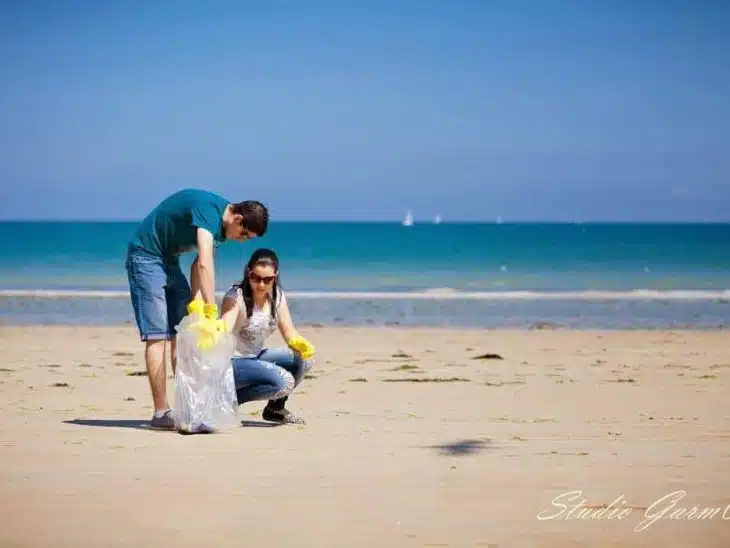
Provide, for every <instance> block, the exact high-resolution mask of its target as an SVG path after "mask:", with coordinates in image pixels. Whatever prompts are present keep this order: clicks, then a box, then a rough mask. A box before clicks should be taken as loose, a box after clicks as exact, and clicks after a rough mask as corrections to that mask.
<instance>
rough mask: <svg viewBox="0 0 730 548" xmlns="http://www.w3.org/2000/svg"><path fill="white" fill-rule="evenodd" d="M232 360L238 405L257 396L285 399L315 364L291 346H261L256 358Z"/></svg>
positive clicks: (268, 398) (266, 398)
mask: <svg viewBox="0 0 730 548" xmlns="http://www.w3.org/2000/svg"><path fill="white" fill-rule="evenodd" d="M231 361H232V364H233V378H234V380H235V383H236V394H237V395H238V404H239V405H241V404H243V403H245V402H247V401H256V400H271V401H274V400H282V399H284V400H285V399H286V398H287V397H288V396H289V394H291V393H292V391H293V390H294V389H295V388H296V387H297V386H299V383H301V382H302V379H303V378H304V375H306V373H307V372H308V371H309V370H310V369H311V368H312V364H313V362H312V361H311V360H303V359H302V358H301V356H300V355H299V354H297V353H295V352H293V351H292V350H290V349H289V348H274V349H269V350H262V351H261V352H260V353H259V355H258V356H256V357H255V358H233V359H232V360H231Z"/></svg>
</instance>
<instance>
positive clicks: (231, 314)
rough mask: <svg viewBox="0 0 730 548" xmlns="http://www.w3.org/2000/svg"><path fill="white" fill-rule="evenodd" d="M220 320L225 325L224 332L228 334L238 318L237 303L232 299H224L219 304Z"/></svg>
mask: <svg viewBox="0 0 730 548" xmlns="http://www.w3.org/2000/svg"><path fill="white" fill-rule="evenodd" d="M221 307H222V308H221V320H223V321H224V322H225V324H226V331H228V332H230V331H231V330H232V329H233V326H234V325H236V319H237V318H238V312H239V306H238V301H237V300H236V299H235V298H233V297H228V296H226V297H224V298H223V303H222V304H221Z"/></svg>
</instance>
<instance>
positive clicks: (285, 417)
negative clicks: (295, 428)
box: [261, 406, 307, 424]
mask: <svg viewBox="0 0 730 548" xmlns="http://www.w3.org/2000/svg"><path fill="white" fill-rule="evenodd" d="M261 416H262V417H263V419H264V420H266V421H271V422H278V423H279V424H307V421H305V420H304V419H302V418H301V417H297V416H296V415H295V414H294V413H292V412H291V411H289V410H288V409H271V408H270V407H268V406H267V407H265V408H264V411H263V413H261Z"/></svg>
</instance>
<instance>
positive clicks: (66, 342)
mask: <svg viewBox="0 0 730 548" xmlns="http://www.w3.org/2000/svg"><path fill="white" fill-rule="evenodd" d="M301 331H302V333H303V334H304V335H305V336H307V337H308V338H310V340H311V341H312V342H313V343H314V344H315V345H316V346H317V349H318V356H317V363H316V365H315V368H314V369H313V371H312V373H311V376H310V377H309V378H307V379H306V380H305V381H304V383H303V385H302V386H301V387H300V389H299V391H298V392H296V393H295V394H294V395H293V396H292V398H291V400H290V407H291V409H292V410H293V411H295V412H297V413H298V414H301V415H302V416H304V417H305V418H306V419H307V420H308V424H307V425H306V426H278V427H270V426H271V425H270V423H266V422H264V421H262V419H261V418H260V411H261V409H262V407H263V403H257V404H246V405H244V406H243V407H241V408H240V414H241V416H240V418H241V421H242V424H241V427H236V428H234V429H232V430H230V431H227V432H224V433H220V434H214V435H208V436H182V435H179V434H177V433H175V432H156V431H151V430H149V429H147V428H146V424H147V421H148V419H149V416H150V414H151V399H150V396H149V389H148V385H147V378H146V377H145V376H144V374H141V375H140V374H139V373H143V371H144V365H143V364H144V362H143V357H142V356H143V348H142V345H141V344H140V343H139V342H138V339H137V334H136V331H135V330H134V328H132V327H130V326H125V327H118V328H114V327H109V328H96V327H83V328H74V327H9V326H3V327H0V340H1V342H2V346H3V350H4V352H3V359H2V363H0V393H1V394H2V402H3V405H2V411H1V412H0V486H1V487H0V507H1V508H2V517H3V526H2V527H0V546H3V547H5V546H23V547H31V546H32V547H69V548H71V547H73V548H82V547H100V546H141V545H150V546H168V547H171V548H172V547H178V546H185V547H187V546H191V547H192V546H196V547H199V546H202V545H203V543H206V544H208V543H209V544H210V545H211V546H218V547H228V546H230V547H240V546H267V547H305V546H307V547H309V546H311V547H317V548H323V547H338V548H340V547H348V548H352V547H361V546H362V547H366V546H367V547H372V546H375V545H376V543H378V544H382V545H383V546H388V547H401V546H402V547H422V546H443V547H446V546H449V547H472V546H479V547H493V548H496V547H499V548H509V547H523V546H524V547H555V548H569V547H578V546H580V547H583V546H585V547H608V546H617V547H618V546H621V547H634V546H636V547H638V546H652V547H654V546H656V547H661V548H669V547H673V546H676V547H680V546H681V547H687V546H693V547H697V548H700V547H717V548H727V546H730V400H729V399H728V394H729V393H730V391H729V388H730V382H729V379H730V353H729V352H728V341H730V338H729V337H728V333H727V332H724V331H715V332H710V331H708V332H679V331H674V332H668V331H623V332H618V331H617V332H596V331H550V330H536V331H489V330H458V331H457V330H447V329H406V328H362V329H356V328H333V327H304V328H302V329H301ZM279 343H280V340H279V339H275V340H273V341H272V345H276V344H279ZM485 355H487V356H485ZM480 356H481V357H480ZM168 374H170V375H171V370H170V369H169V368H168ZM168 386H169V391H170V398H171V401H173V400H172V398H173V395H172V394H173V390H174V381H173V380H172V378H171V379H170V380H169V384H168ZM571 493H572V494H571ZM581 501H584V502H583V506H582V511H579V510H575V511H574V512H573V513H572V514H570V515H569V514H568V511H567V510H568V509H569V508H567V509H566V508H565V507H564V506H560V504H561V503H564V504H566V505H571V504H573V505H575V504H578V503H579V502H581ZM603 505H607V506H608V507H607V508H604V510H605V511H604V512H603V513H602V514H598V513H597V512H598V510H600V509H601V508H602V506H603ZM723 513H724V516H723ZM540 517H542V518H544V519H540ZM26 520H27V521H26Z"/></svg>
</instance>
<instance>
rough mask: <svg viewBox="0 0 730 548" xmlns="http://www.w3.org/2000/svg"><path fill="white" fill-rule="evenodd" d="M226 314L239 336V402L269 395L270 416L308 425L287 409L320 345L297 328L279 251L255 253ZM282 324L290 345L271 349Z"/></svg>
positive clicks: (223, 314)
mask: <svg viewBox="0 0 730 548" xmlns="http://www.w3.org/2000/svg"><path fill="white" fill-rule="evenodd" d="M221 318H222V319H223V321H225V322H226V325H227V327H228V329H229V330H230V331H231V332H232V333H233V334H234V335H235V336H236V351H235V353H234V355H233V358H232V364H233V377H234V379H235V383H236V394H237V396H238V404H239V405H242V404H243V403H245V402H248V401H257V400H268V403H267V404H266V407H265V408H264V411H263V414H262V416H263V418H264V420H267V421H272V422H277V423H282V424H284V423H294V424H304V423H305V421H304V420H303V419H301V418H299V417H297V416H295V415H294V414H293V413H291V412H290V411H289V410H288V409H287V408H286V402H287V400H288V398H289V395H290V394H291V393H292V392H293V391H294V389H295V388H296V387H297V386H299V383H301V382H302V379H303V378H304V375H305V374H306V373H307V372H308V371H309V370H310V369H311V368H312V365H313V360H312V358H313V357H314V347H313V346H312V344H311V343H310V342H309V341H307V340H306V339H305V338H304V337H302V336H301V335H300V334H299V333H298V332H297V330H296V328H295V327H294V323H293V321H292V318H291V314H290V313H289V306H288V305H287V302H286V296H285V295H284V292H283V291H282V289H281V286H280V283H279V259H278V257H277V256H276V253H274V252H273V251H272V250H270V249H257V250H256V251H254V252H253V254H252V255H251V258H250V259H249V261H248V264H247V265H246V269H245V272H244V277H243V280H241V282H240V283H239V284H235V285H234V286H232V287H231V288H230V289H229V290H228V291H227V292H226V294H225V296H224V298H223V303H222V307H221ZM277 327H278V328H279V332H280V333H281V336H282V337H283V338H284V340H285V341H286V343H287V346H286V347H281V348H272V349H269V348H266V347H265V343H266V339H267V338H268V337H269V336H270V335H271V334H272V333H273V332H274V331H275V330H276V328H277Z"/></svg>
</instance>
